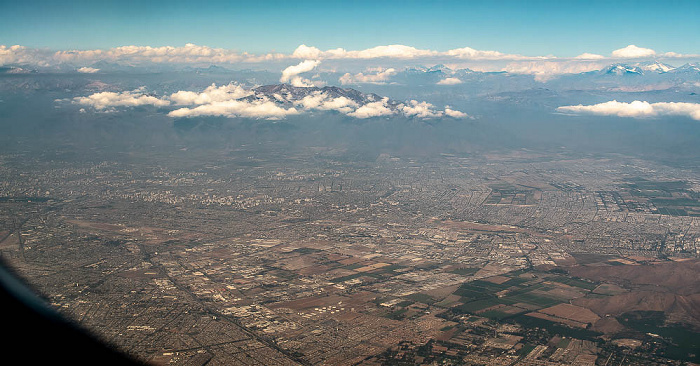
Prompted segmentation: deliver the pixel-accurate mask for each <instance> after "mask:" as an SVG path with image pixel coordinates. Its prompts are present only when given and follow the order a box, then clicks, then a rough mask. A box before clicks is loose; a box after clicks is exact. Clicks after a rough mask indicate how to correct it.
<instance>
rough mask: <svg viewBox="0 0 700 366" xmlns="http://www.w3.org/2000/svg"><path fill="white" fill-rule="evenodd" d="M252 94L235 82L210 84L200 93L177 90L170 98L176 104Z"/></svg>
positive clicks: (216, 100)
mask: <svg viewBox="0 0 700 366" xmlns="http://www.w3.org/2000/svg"><path fill="white" fill-rule="evenodd" d="M251 94H253V92H252V91H250V90H247V89H245V88H243V87H242V86H240V85H237V84H228V85H222V86H220V87H217V86H216V84H211V86H209V87H207V88H206V89H204V91H202V92H201V93H196V92H192V91H184V90H181V91H178V92H176V93H173V94H171V95H170V100H172V101H173V102H175V104H177V105H191V104H209V103H212V102H222V101H226V100H235V99H239V98H243V97H247V96H249V95H251Z"/></svg>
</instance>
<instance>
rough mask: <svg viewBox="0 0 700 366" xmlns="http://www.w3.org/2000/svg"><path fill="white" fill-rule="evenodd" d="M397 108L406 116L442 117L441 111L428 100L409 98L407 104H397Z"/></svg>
mask: <svg viewBox="0 0 700 366" xmlns="http://www.w3.org/2000/svg"><path fill="white" fill-rule="evenodd" d="M399 110H401V112H402V113H403V114H404V115H406V116H407V117H418V118H437V117H442V115H443V112H441V111H436V110H435V106H434V105H432V104H430V103H428V102H418V101H417V100H411V101H409V102H408V103H407V104H402V105H400V106H399Z"/></svg>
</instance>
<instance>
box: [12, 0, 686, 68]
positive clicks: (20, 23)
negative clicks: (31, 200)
mask: <svg viewBox="0 0 700 366" xmlns="http://www.w3.org/2000/svg"><path fill="white" fill-rule="evenodd" d="M0 14H3V16H2V22H0V45H6V46H10V45H16V44H18V45H22V46H25V47H31V48H47V49H51V50H72V49H77V50H88V49H108V48H113V47H119V46H127V45H137V46H152V47H158V46H176V47H177V46H183V45H185V44H186V43H193V44H197V45H205V46H209V47H214V48H224V49H230V50H236V51H239V52H249V53H254V54H263V53H269V52H282V53H291V52H293V51H294V50H295V49H296V48H297V47H298V46H299V45H301V44H306V45H309V46H313V47H317V48H319V49H322V50H327V49H333V48H338V47H342V48H344V49H348V50H360V49H366V48H371V47H375V46H380V45H390V44H401V45H408V46H412V47H416V48H419V49H431V50H438V51H446V50H450V49H454V48H460V47H471V48H474V49H478V50H495V51H499V52H503V53H509V54H520V55H527V56H547V55H555V56H558V57H574V56H576V55H579V54H581V53H586V52H587V53H594V54H605V55H607V54H609V53H610V52H611V51H612V50H615V49H619V48H622V47H625V46H627V45H630V44H634V45H637V46H639V47H646V48H650V49H654V50H656V51H657V52H677V53H683V54H698V53H700V37H698V34H700V21H698V19H700V1H697V0H691V1H673V0H665V1H658V0H657V1H563V0H559V1H506V0H504V1H435V2H433V1H376V0H375V1H347V2H335V1H250V2H243V1H210V2H207V3H206V4H200V3H199V2H194V1H160V0H155V1H148V2H141V1H124V0H121V1H3V2H1V3H0Z"/></svg>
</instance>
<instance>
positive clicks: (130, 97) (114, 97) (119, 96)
mask: <svg viewBox="0 0 700 366" xmlns="http://www.w3.org/2000/svg"><path fill="white" fill-rule="evenodd" d="M73 103H76V104H81V105H87V106H91V107H93V108H95V109H97V110H105V109H112V108H114V107H138V106H143V105H153V106H156V107H165V106H168V105H170V101H168V100H164V99H160V98H158V97H155V96H153V95H148V94H146V93H145V92H144V89H143V88H140V89H136V90H133V91H124V92H120V93H115V92H100V93H95V94H92V95H90V96H87V97H76V98H73Z"/></svg>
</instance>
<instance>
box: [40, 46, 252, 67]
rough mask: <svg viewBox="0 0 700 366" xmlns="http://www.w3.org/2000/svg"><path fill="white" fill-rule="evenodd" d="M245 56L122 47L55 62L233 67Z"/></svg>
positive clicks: (64, 54)
mask: <svg viewBox="0 0 700 366" xmlns="http://www.w3.org/2000/svg"><path fill="white" fill-rule="evenodd" d="M245 56H246V55H245V54H240V53H238V52H235V51H232V50H227V49H223V48H212V47H207V46H198V45H195V44H192V43H187V44H185V46H183V47H172V46H164V47H150V46H122V47H116V48H110V49H108V50H85V51H76V50H71V51H58V52H56V53H54V55H53V58H54V59H56V60H58V61H62V62H81V61H82V62H85V61H91V60H92V61H96V60H109V61H130V62H153V63H231V62H239V61H242V60H243V59H244V58H245Z"/></svg>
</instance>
